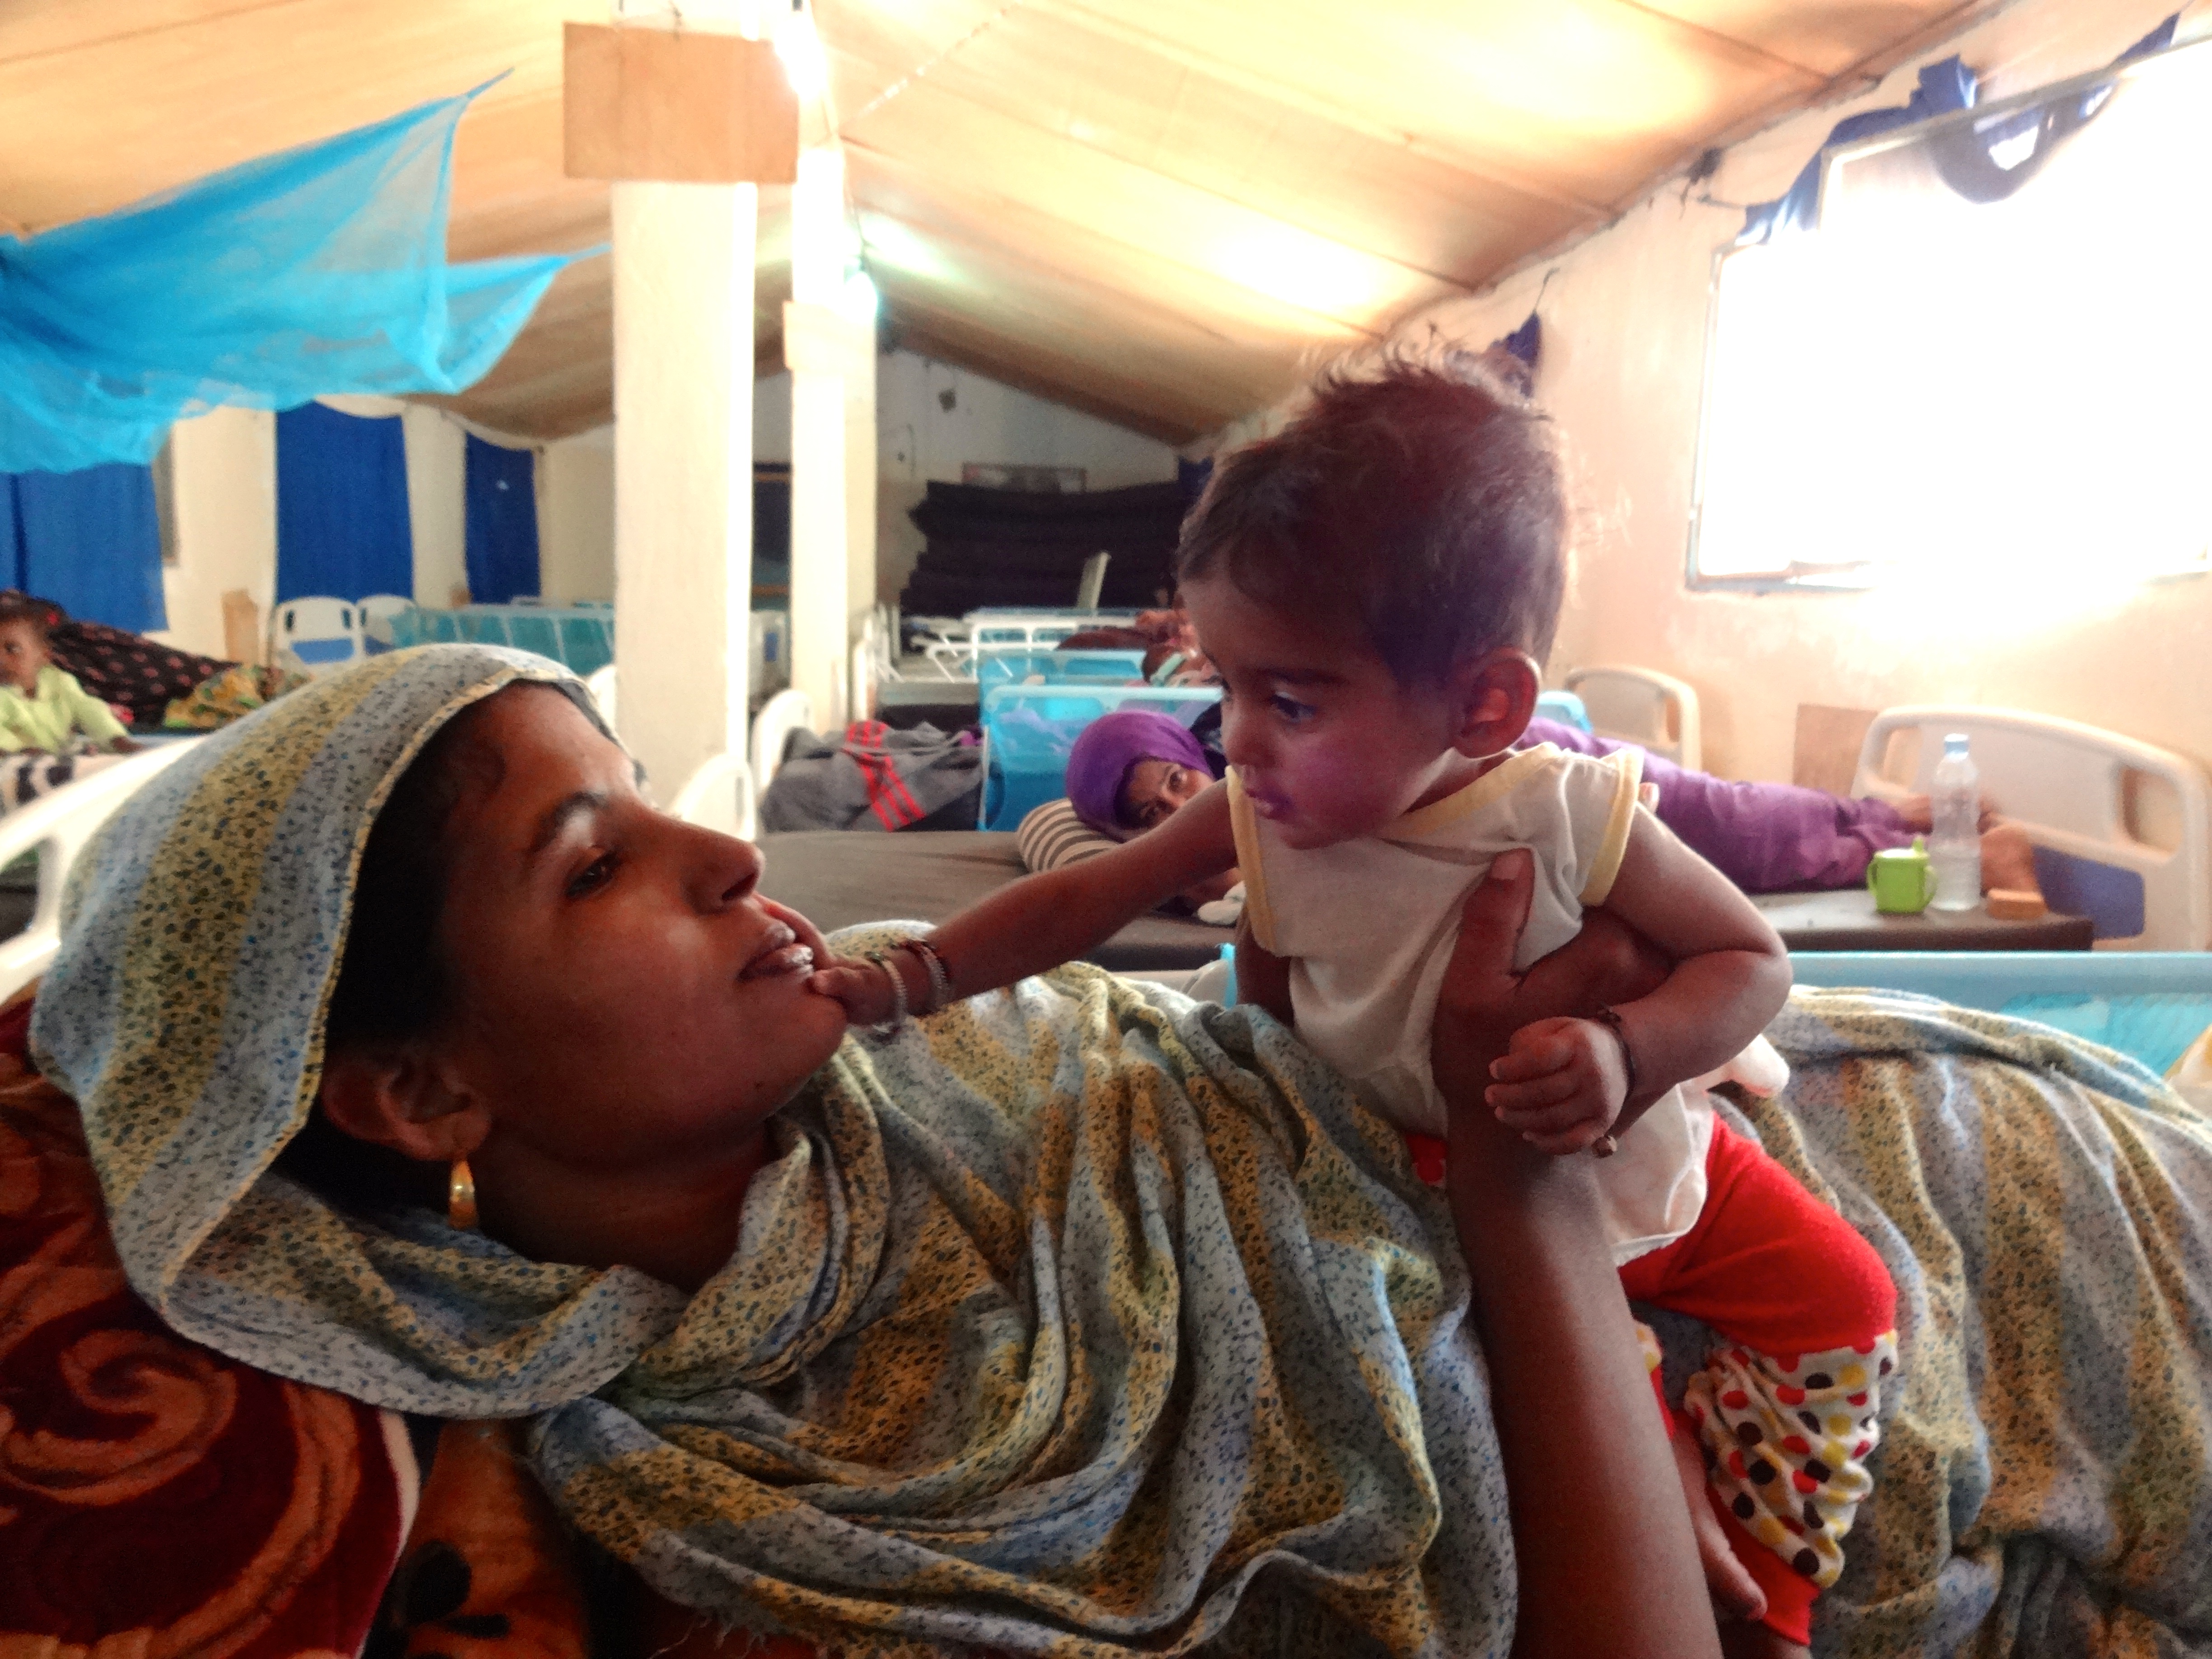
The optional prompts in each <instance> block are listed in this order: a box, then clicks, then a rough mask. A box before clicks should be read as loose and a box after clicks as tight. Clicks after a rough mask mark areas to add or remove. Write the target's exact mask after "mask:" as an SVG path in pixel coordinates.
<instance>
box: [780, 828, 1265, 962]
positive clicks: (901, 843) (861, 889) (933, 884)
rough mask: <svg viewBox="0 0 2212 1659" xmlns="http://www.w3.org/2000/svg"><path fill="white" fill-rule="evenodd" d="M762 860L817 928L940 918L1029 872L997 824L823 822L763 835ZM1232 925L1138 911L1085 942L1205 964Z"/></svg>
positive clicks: (1122, 954) (1118, 954)
mask: <svg viewBox="0 0 2212 1659" xmlns="http://www.w3.org/2000/svg"><path fill="white" fill-rule="evenodd" d="M760 848H761V851H762V852H763V854H766V855H767V858H768V868H767V871H766V872H765V873H764V874H763V876H762V877H761V890H762V891H763V893H765V894H767V895H768V896H769V897H770V898H772V899H775V900H776V901H778V902H780V903H784V904H788V905H790V906H791V907H792V908H793V909H795V910H797V911H799V913H800V914H801V915H805V917H806V918H807V919H808V920H809V921H812V922H813V923H814V925H815V926H816V927H820V928H821V929H822V930H823V932H824V933H828V932H830V931H832V930H834V929H836V928H839V927H854V926H856V925H857V924H859V923H861V922H865V921H884V920H886V919H888V918H892V917H908V916H911V917H918V918H920V919H921V920H922V921H945V919H946V918H947V917H949V916H951V915H955V914H957V912H959V911H961V910H963V909H965V908H967V907H968V906H969V905H970V904H973V903H975V901H976V900H978V899H981V898H983V897H986V896H988V895H990V894H991V893H994V892H995V891H997V890H999V889H1000V888H1001V887H1003V886H1005V885H1006V884H1007V883H1008V882H1010V881H1016V880H1018V879H1019V878H1021V877H1022V876H1023V875H1024V874H1025V873H1027V872H1024V869H1023V868H1022V855H1021V853H1020V850H1019V849H1018V848H1017V846H1016V845H1015V837H1014V836H1012V835H1011V834H1008V833H1006V832H1004V831H993V830H983V829H969V830H959V831H954V832H951V833H948V834H945V835H936V836H848V835H842V834H836V833H833V832H829V831H816V832H813V833H811V834H805V835H777V836H762V837H761V842H760ZM1235 937H1236V935H1235V934H1234V933H1232V932H1231V930H1230V929H1229V928H1226V927H1207V926H1206V924H1205V923H1203V922H1199V921H1188V920H1187V919H1185V918H1182V917H1180V916H1167V915H1157V914H1155V915H1149V916H1141V917H1139V918H1138V920H1136V921H1133V922H1131V923H1130V924H1129V925H1128V926H1127V927H1124V928H1123V929H1122V930H1121V932H1120V933H1116V934H1115V935H1114V937H1113V938H1112V939H1108V940H1107V941H1106V942H1105V943H1104V944H1103V945H1100V946H1099V947H1098V948H1097V950H1095V951H1091V953H1090V956H1089V957H1088V960H1090V961H1091V962H1095V963H1097V964H1098V965H1099V966H1100V967H1102V968H1111V969H1115V970H1117V971H1127V970H1129V969H1140V968H1152V969H1169V968H1202V967H1204V966H1205V965H1206V963H1209V962H1212V961H1213V960H1214V959H1215V958H1217V957H1219V956H1220V954H1221V947H1222V946H1223V945H1226V944H1228V943H1229V942H1230V941H1231V939H1234V938H1235Z"/></svg>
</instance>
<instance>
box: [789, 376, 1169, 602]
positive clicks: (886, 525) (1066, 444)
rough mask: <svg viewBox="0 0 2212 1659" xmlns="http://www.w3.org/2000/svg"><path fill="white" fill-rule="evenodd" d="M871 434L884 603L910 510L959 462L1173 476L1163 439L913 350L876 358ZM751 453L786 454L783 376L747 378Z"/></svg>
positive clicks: (1106, 484) (907, 565) (1109, 479)
mask: <svg viewBox="0 0 2212 1659" xmlns="http://www.w3.org/2000/svg"><path fill="white" fill-rule="evenodd" d="M948 392H949V393H950V394H951V399H950V401H951V407H950V408H947V407H946V406H945V401H946V399H945V394H947V393H948ZM876 434H877V443H876V457H877V480H878V482H877V495H876V593H877V597H878V599H882V600H884V601H889V600H892V599H896V598H897V597H898V594H899V590H900V589H902V588H903V587H904V586H906V580H907V577H908V574H910V573H911V572H912V571H913V569H914V564H915V560H916V559H917V558H919V557H920V556H921V548H922V535H921V532H920V531H918V530H916V529H915V527H914V523H913V521H912V520H910V519H908V517H907V514H908V511H909V510H911V509H912V508H913V507H915V505H916V504H917V503H919V502H920V501H921V498H922V495H923V494H924V492H925V490H926V489H927V486H928V484H929V483H930V482H931V481H932V480H936V481H938V482H939V483H958V482H959V481H960V469H961V466H962V465H963V464H964V463H966V462H969V461H977V462H982V463H986V464H988V465H1001V466H1079V467H1081V468H1083V470H1084V475H1085V476H1084V483H1085V488H1087V489H1120V488H1121V487H1122V486H1124V485H1127V484H1139V483H1171V482H1173V480H1174V478H1175V476H1176V452H1175V451H1174V450H1172V449H1170V447H1168V446H1167V445H1165V444H1164V443H1160V442H1158V441H1156V440H1154V439H1152V438H1146V437H1143V436H1140V435H1138V434H1136V433H1134V432H1131V431H1128V430H1127V428H1122V427H1118V426H1115V425H1113V424H1112V423H1110V422H1106V421H1102V420H1099V419H1097V418H1096V417H1095V416H1090V415H1085V414H1083V413H1081V412H1079V410H1073V409H1068V408H1066V407H1065V406H1063V405H1061V404H1054V403H1048V402H1046V401H1045V400H1044V399H1043V398H1034V397H1031V396H1030V394H1029V393H1027V392H1017V391H1015V390H1014V389H1013V388H1012V387H1011V386H1001V385H1000V384H999V383H998V382H997V381H995V380H985V379H984V378H983V377H982V376H981V375H980V374H969V372H968V371H967V370H966V369H963V368H953V367H952V366H951V364H949V363H940V362H935V361H933V360H932V359H930V358H927V357H921V356H916V355H915V353H913V352H911V351H891V352H886V353H885V354H884V356H882V357H880V358H879V359H878V361H877V364H876ZM753 459H756V460H761V461H788V460H789V459H791V376H790V375H789V374H775V375H771V376H769V377H766V378H764V379H762V380H756V381H754V382H753Z"/></svg>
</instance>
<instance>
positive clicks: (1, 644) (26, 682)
mask: <svg viewBox="0 0 2212 1659" xmlns="http://www.w3.org/2000/svg"><path fill="white" fill-rule="evenodd" d="M47 661H48V658H47V656H46V641H45V639H44V638H42V637H41V636H40V633H39V630H38V629H35V628H33V627H32V626H31V624H30V623H27V622H10V623H0V683H5V684H9V685H12V686H14V687H15V689H16V690H19V691H31V690H36V689H37V687H38V684H39V671H40V669H41V668H44V667H45V666H46V663H47Z"/></svg>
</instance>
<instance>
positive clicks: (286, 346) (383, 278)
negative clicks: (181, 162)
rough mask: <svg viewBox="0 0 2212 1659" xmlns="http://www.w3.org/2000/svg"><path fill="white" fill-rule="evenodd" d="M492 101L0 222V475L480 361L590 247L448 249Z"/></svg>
mask: <svg viewBox="0 0 2212 1659" xmlns="http://www.w3.org/2000/svg"><path fill="white" fill-rule="evenodd" d="M478 90H479V91H480V90H482V88H478ZM475 96H476V94H475V93H470V94H465V96H462V97H459V98H449V99H446V100H441V101H439V102H437V103H433V104H425V105H423V106H422V107H420V108H419V109H415V110H410V111H409V112H406V113H405V114H403V115H398V116H395V117H393V118H391V119H390V120H386V121H382V122H379V123H378V124H376V125H374V126H368V127H362V128H361V129H359V130H358V131H353V132H349V133H344V134H342V135H340V136H339V137H336V138H331V139H327V140H325V141H324V142H322V143H315V144H309V145H307V146H304V147H303V148H301V149H294V150H288V151H286V152H284V153H283V154H282V155H272V156H268V157H265V158H264V159H263V160H260V161H249V162H246V164H245V165H243V166H241V167H233V168H231V169H229V170H228V171H227V172H223V173H216V174H214V175H212V176H211V177H210V178H207V179H201V180H199V181H197V183H194V184H191V185H185V186H184V187H182V188H181V189H179V190H176V191H171V192H170V193H168V194H167V195H164V196H158V197H154V198H152V199H151V200H149V201H146V202H143V203H141V204H138V205H137V206H135V207H131V208H127V209H125V210H123V211H121V212H119V213H113V214H109V215H107V216H105V217H102V218H98V219H88V220H85V221H83V222H81V223H77V224H73V225H64V226H63V227H61V228H58V229H55V230H50V231H46V232H45V233H43V234H40V235H37V236H34V237H32V238H30V239H29V240H23V239H21V238H18V237H0V471H13V472H25V471H55V472H62V471H71V470H73V469H76V468H78V467H85V466H92V465H97V464H99V463H101V462H106V461H134V462H140V463H143V462H146V461H149V460H150V459H152V458H153V456H154V453H155V451H156V450H158V449H159V448H160V447H161V441H162V439H163V437H164V436H165V435H167V431H168V428H169V427H170V425H171V423H172V422H175V421H177V420H179V419H181V418H183V417H185V416H191V415H196V414H198V413H201V412H202V411H204V410H208V409H210V408H214V407H216V406H217V405H220V404H246V405H248V406H250V407H252V408H257V409H290V408H294V407H295V406H296V405H298V404H303V403H306V402H307V400H308V399H310V398H315V397H318V396H320V395H322V394H323V393H325V392H382V393H386V394H390V393H398V392H459V391H460V390H461V389H462V388H464V387H465V386H469V385H471V383H472V382H474V381H475V380H477V379H479V378H480V377H482V375H483V374H484V372H485V371H486V370H488V369H489V368H491V366H492V365H493V364H494V363H495V362H497V361H498V360H499V357H500V356H501V353H502V352H504V351H505V350H506V349H507V345H508V343H510V342H511V341H512V340H513V337H514V336H515V334H516V333H517V332H518V331H520V329H521V327H522V325H523V324H524V323H525V322H526V321H527V320H528V319H529V316H530V313H531V312H532V309H533V308H534V307H536V306H537V304H538V300H539V298H540V297H541V296H542V295H544V292H545V288H546V285H547V284H548V283H550V282H551V281H552V280H553V278H554V277H555V276H556V275H558V274H559V273H560V271H561V270H562V268H563V267H564V266H566V265H568V264H570V263H571V262H572V261H574V260H575V259H578V258H587V257H589V255H588V254H551V255H544V256H538V257H533V258H511V259H486V260H479V261H476V262H474V263H471V264H458V265H449V264H447V263H446V251H445V250H446V211H447V201H448V197H449V195H450V191H451V186H452V178H453V129H454V126H455V125H456V124H457V123H458V122H459V120H460V118H461V116H462V114H463V113H464V112H465V111H466V110H467V108H468V106H469V103H470V100H471V99H473V98H474V97H475ZM597 251H599V250H593V252H597Z"/></svg>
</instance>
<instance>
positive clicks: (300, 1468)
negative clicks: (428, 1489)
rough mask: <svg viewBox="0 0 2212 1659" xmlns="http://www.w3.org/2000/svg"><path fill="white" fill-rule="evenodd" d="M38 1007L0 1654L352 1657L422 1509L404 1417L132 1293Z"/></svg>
mask: <svg viewBox="0 0 2212 1659" xmlns="http://www.w3.org/2000/svg"><path fill="white" fill-rule="evenodd" d="M29 1017H30V1004H29V1002H28V1000H25V1001H23V1002H21V1003H19V1004H17V1005H16V1006H14V1007H13V1008H10V1009H9V1010H6V1011H5V1012H0V1659H79V1656H82V1655H84V1654H85V1653H86V1652H87V1650H89V1649H91V1648H93V1647H94V1646H95V1645H100V1644H109V1645H106V1646H104V1647H103V1649H102V1651H103V1654H115V1655H121V1654H125V1653H127V1654H128V1655H130V1656H131V1659H167V1656H183V1655H192V1656H206V1659H230V1656H235V1659H288V1656H292V1655H305V1654H317V1655H325V1656H327V1655H330V1654H332V1653H337V1654H352V1653H354V1652H356V1650H358V1649H359V1648H360V1647H361V1645H362V1640H363V1638H365V1637H366V1636H367V1634H368V1630H369V1627H370V1624H371V1622H372V1620H374V1617H375V1613H376V1607H377V1601H378V1598H379V1596H380V1595H381V1593H382V1591H383V1589H384V1585H385V1582H386V1579H387V1578H388V1577H389V1576H390V1574H391V1571H392V1563H393V1560H394V1559H395V1558H396V1557H397V1556H398V1551H399V1543H400V1538H401V1534H402V1532H403V1529H404V1523H405V1519H406V1516H405V1515H404V1510H406V1509H407V1508H408V1507H410V1506H411V1498H412V1486H413V1458H412V1456H411V1455H410V1454H409V1453H408V1452H407V1450H406V1448H405V1443H404V1438H403V1437H401V1436H400V1434H399V1425H398V1420H397V1419H390V1418H388V1417H387V1416H386V1414H385V1413H380V1412H378V1411H375V1410H374V1409H372V1408H371V1407H367V1406H362V1405H359V1404H356V1403H355V1402H354V1401H349V1400H344V1399H342V1398H340V1397H339V1396H337V1395H332V1394H328V1393H325V1392H324V1391H323V1390H321V1389H312V1388H306V1387H302V1386H301V1385H300V1384H297V1383H287V1382H283V1381H282V1380H280V1379H278V1378H276V1377H273V1376H268V1375H266V1374H265V1373H264V1372H261V1371H258V1370H252V1369H251V1368H249V1367H247V1366H244V1365H240V1364H234V1363H233V1362H232V1361H230V1360H228V1359H225V1358H222V1357H221V1356H220V1355H218V1354H216V1353H213V1352H210V1351H209V1350H207V1349H205V1348H203V1347H200V1346H197V1345H195V1344H193V1343H190V1342H186V1341H184V1340H181V1339H179V1338H178V1337H176V1336H173V1335H172V1334H169V1333H168V1332H167V1330H166V1329H165V1328H163V1327H162V1325H161V1322H159V1321H158V1320H156V1319H155V1317H154V1316H153V1314H152V1313H151V1312H149V1310H147V1309H146V1307H145V1306H144V1304H142V1303H141V1302H140V1301H139V1300H138V1298H137V1297H135V1296H134V1295H132V1294H131V1290H130V1287H129V1286H128V1285H126V1284H125V1282H124V1277H123V1270H122V1267H121V1266H120V1264H119V1263H118V1261H117V1260H116V1256H115V1251H114V1249H113V1246H112V1244H111V1243H109V1241H108V1236H107V1225H106V1216H105V1213H104V1212H103V1210H102V1208H101V1205H100V1189H99V1186H98V1183H97V1182H96V1181H95V1180H94V1176H93V1171H92V1166H91V1164H90V1163H89V1161H88V1159H87V1157H86V1154H85V1146H84V1138H83V1134H82V1131H81V1130H80V1128H79V1127H78V1123H77V1113H76V1106H75V1104H74V1103H72V1102H71V1101H70V1099H69V1098H68V1097H66V1096H64V1095H63V1094H61V1093H60V1092H59V1091H57V1090H55V1089H54V1088H52V1086H51V1085H48V1084H46V1082H44V1081H43V1080H42V1079H40V1078H38V1077H37V1076H36V1075H35V1074H34V1073H31V1072H30V1071H29V1070H28V1069H27V1066H26V1065H25V1063H24V1060H23V1052H24V1048H23V1043H24V1034H25V1031H26V1030H27V1027H28V1024H29Z"/></svg>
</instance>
